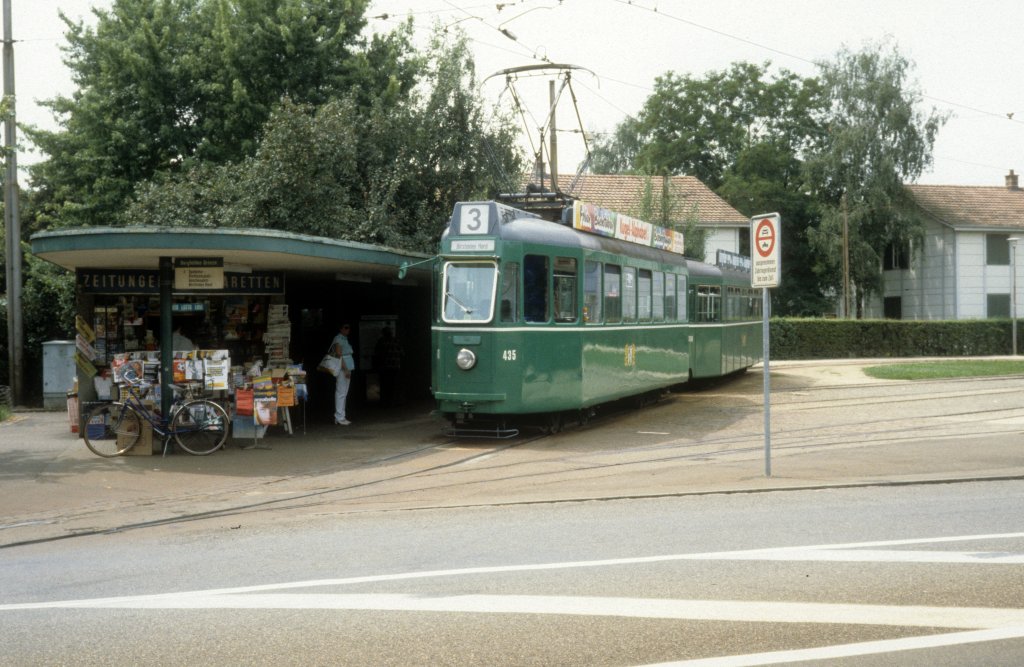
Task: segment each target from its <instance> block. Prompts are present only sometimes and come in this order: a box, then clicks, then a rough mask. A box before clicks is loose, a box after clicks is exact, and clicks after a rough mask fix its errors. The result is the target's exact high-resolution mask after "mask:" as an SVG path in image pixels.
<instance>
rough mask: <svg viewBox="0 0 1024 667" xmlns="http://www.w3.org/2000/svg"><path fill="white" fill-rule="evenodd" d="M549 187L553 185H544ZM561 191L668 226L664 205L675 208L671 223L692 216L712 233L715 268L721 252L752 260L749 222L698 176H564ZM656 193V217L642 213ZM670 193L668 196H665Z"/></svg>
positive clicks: (708, 246) (710, 257)
mask: <svg viewBox="0 0 1024 667" xmlns="http://www.w3.org/2000/svg"><path fill="white" fill-rule="evenodd" d="M544 185H545V186H547V188H550V186H551V183H550V181H548V182H547V183H545V184H544ZM557 186H558V190H559V191H560V192H561V193H563V194H565V195H568V196H570V197H572V198H574V199H579V200H581V201H585V202H588V203H591V204H596V205H598V206H601V207H604V208H607V209H611V210H613V211H616V212H619V213H625V214H626V215H631V216H633V217H638V218H648V217H650V218H653V219H649V220H647V222H652V223H655V224H664V216H663V215H662V211H661V202H662V200H663V199H664V200H666V201H668V202H669V203H670V205H671V210H670V211H669V213H668V216H667V219H668V220H670V221H672V222H676V223H682V222H684V221H685V220H687V219H688V217H689V216H693V217H694V218H695V219H696V221H697V226H698V227H701V228H703V229H706V230H707V232H708V235H707V238H706V240H705V243H704V258H705V259H704V261H706V262H709V263H711V264H713V263H714V262H715V257H716V254H717V251H718V250H728V251H729V252H733V253H739V254H741V255H745V256H748V257H749V256H750V219H749V218H745V217H744V216H743V215H742V214H741V213H740V212H739V211H737V210H736V209H734V208H733V207H732V206H730V205H729V204H728V203H727V202H726V201H725V200H724V199H722V198H721V197H719V196H718V195H716V194H715V193H714V192H712V190H711V188H709V187H708V186H706V185H704V184H703V183H702V182H701V181H700V180H698V179H697V178H695V177H693V176H669V177H660V176H655V177H648V176H631V175H624V174H580V175H578V176H577V175H573V174H562V175H559V176H558V180H557ZM652 190H653V194H654V196H652V197H651V198H650V199H651V201H652V203H653V206H652V208H653V210H654V215H653V216H644V215H641V212H640V208H641V202H642V201H643V200H644V196H645V193H647V192H650V191H652ZM663 192H666V193H667V197H662V196H661V195H662V193H663Z"/></svg>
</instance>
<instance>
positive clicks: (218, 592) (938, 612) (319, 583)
mask: <svg viewBox="0 0 1024 667" xmlns="http://www.w3.org/2000/svg"><path fill="white" fill-rule="evenodd" d="M1022 538H1024V533H1001V534H984V535H963V536H955V537H941V538H930V539H911V540H889V541H876V542H854V543H845V544H831V545H827V544H826V545H815V546H804V547H782V548H770V549H753V550H746V551H723V552H711V553H697V554H671V555H663V556H645V557H636V558H611V559H603V560H589V561H569V562H556V563H537V564H526V565H506V566H493V567H475V568H459V569H450V570H432V571H424V572H403V573H395V574H384V575H371V576H362V577H346V578H336V579H320V580H313V581H299V582H288V583H281V584H264V585H258V586H244V587H236V588H223V589H211V590H205V591H192V592H179V593H165V594H157V595H140V596H124V597H108V598H96V599H87V600H65V601H55V602H29V603H20V604H5V605H0V612H2V611H16V610H27V609H335V610H379V611H412V612H435V613H436V612H442V613H443V612H449V613H450V612H459V613H466V612H469V613H490V614H493V613H511V614H562V615H574V616H613V617H629V618H658V619H675V620H712V621H732V622H752V623H831V624H864V625H884V626H892V627H936V628H938V627H942V628H951V629H958V630H959V629H966V630H971V631H970V632H956V633H949V634H942V635H932V636H925V637H907V638H902V639H894V640H885V641H877V642H863V643H858V644H844V645H839V646H826V647H820V648H813V649H800V650H793V651H777V652H771V653H760V654H751V655H742V656H726V657H720V658H714V659H710V660H697V661H685V662H679V663H665V664H678V665H724V666H729V665H770V664H777V663H780V662H794V661H799V660H826V659H830V658H838V657H847V656H856V655H871V654H879V653H890V652H893V651H903V650H913V649H921V648H929V647H939V646H955V645H958V644H966V643H975V642H984V641H998V640H1005V639H1018V638H1024V609H1015V608H988V607H926V606H893V605H863V604H828V603H804V602H779V601H760V602H752V601H737V600H673V599H650V598H609V597H575V596H532V595H501V596H499V595H459V596H432V595H410V594H335V593H284V592H280V591H288V590H295V589H312V588H322V587H328V586H348V585H353V584H366V583H379V582H395V581H407V580H415V579H424V578H431V577H458V576H471V575H481V574H502V573H509V572H529V571H543V570H558V569H573V568H594V567H612V566H622V565H643V564H649V563H662V562H672V561H688V560H689V561H694V560H701V561H709V560H766V561H793V560H799V561H821V562H829V561H861V562H900V563H966V564H973V565H1007V564H1013V565H1019V564H1022V563H1024V554H1021V553H1014V552H1004V551H978V550H972V551H963V552H958V551H935V550H927V551H914V550H906V549H905V550H897V549H885V548H880V547H909V546H914V545H933V544H953V543H957V542H978V543H982V542H991V541H997V540H1012V539H1017V540H1019V539H1022Z"/></svg>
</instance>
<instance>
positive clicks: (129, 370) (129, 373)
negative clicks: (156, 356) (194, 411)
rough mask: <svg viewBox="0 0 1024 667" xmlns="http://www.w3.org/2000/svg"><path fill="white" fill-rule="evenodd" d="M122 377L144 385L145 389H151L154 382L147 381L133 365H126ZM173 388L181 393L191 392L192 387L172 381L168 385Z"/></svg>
mask: <svg viewBox="0 0 1024 667" xmlns="http://www.w3.org/2000/svg"><path fill="white" fill-rule="evenodd" d="M121 378H122V379H123V380H124V381H125V382H127V383H128V384H130V385H132V386H135V387H142V388H143V389H149V388H150V387H152V386H153V383H152V382H147V381H146V379H145V378H143V377H140V376H139V373H138V372H137V371H136V370H135V369H134V368H133V367H131V366H125V368H124V369H123V370H122V371H121ZM167 386H168V387H170V388H171V389H172V390H174V391H176V392H178V393H181V394H191V393H192V389H191V388H190V387H184V386H182V385H180V384H174V383H170V384H168V385H167Z"/></svg>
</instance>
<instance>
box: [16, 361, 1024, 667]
mask: <svg viewBox="0 0 1024 667" xmlns="http://www.w3.org/2000/svg"><path fill="white" fill-rule="evenodd" d="M773 387H774V394H773V399H772V401H773V402H772V418H773V422H772V445H773V449H772V451H773V462H774V465H773V476H771V477H767V476H765V475H764V474H763V460H762V459H763V456H764V450H763V445H764V437H763V435H764V434H763V431H762V428H761V427H762V424H763V421H762V417H763V411H762V406H761V402H760V399H761V392H760V390H761V381H760V376H759V374H755V373H750V374H747V375H746V376H743V377H740V378H735V379H734V380H733V381H732V382H728V383H722V384H716V385H712V386H709V387H703V388H701V389H700V390H699V391H692V392H685V393H681V394H674V395H671V396H669V397H667V398H666V399H665V400H663V401H662V402H660V403H658V404H657V405H655V406H652V407H650V408H647V409H644V410H625V411H620V412H615V411H607V412H605V413H604V414H603V415H601V416H600V417H599V418H598V419H597V420H595V421H593V422H591V423H590V424H588V425H587V426H585V427H580V428H572V429H569V430H567V431H565V432H563V433H560V434H558V435H556V436H550V437H538V436H537V435H536V434H530V435H525V436H524V437H522V438H519V439H517V440H514V441H510V442H493V441H486V442H485V441H480V442H473V441H468V442H467V441H459V442H456V441H452V440H450V439H446V438H444V437H443V436H442V435H441V434H440V433H439V429H438V427H437V425H436V424H433V423H431V422H430V421H429V420H424V419H421V418H418V417H416V416H415V415H407V416H405V417H403V418H402V419H382V420H379V421H377V422H376V423H374V422H372V421H371V420H369V419H364V420H363V421H361V422H357V423H356V424H355V425H354V426H353V427H349V428H346V429H343V430H342V429H338V428H334V429H331V430H329V431H328V430H322V431H320V432H318V431H316V430H315V429H311V430H310V432H309V434H308V436H305V437H303V438H298V437H296V438H294V439H277V440H272V441H270V442H269V443H268V444H270V445H271V449H266V450H262V449H261V450H240V449H238V448H232V449H229V450H226V451H223V452H218V453H217V454H215V455H214V456H211V457H188V456H172V457H168V458H166V459H164V458H160V457H122V458H119V459H113V460H109V459H99V458H98V457H94V456H91V455H89V454H88V452H86V451H85V448H84V446H83V445H82V444H81V442H80V441H78V440H77V439H75V438H73V437H71V436H69V435H68V434H67V432H66V428H67V427H66V424H63V423H62V420H61V419H59V418H58V417H54V416H46V415H20V416H18V418H17V419H15V420H13V421H12V422H11V423H7V424H4V425H0V646H2V647H3V650H2V651H0V665H19V666H20V665H51V664H71V663H74V664H82V665H105V666H108V665H121V664H155V665H180V664H192V665H225V664H232V665H234V664H238V665H242V664H245V665H252V664H274V665H290V664H294V665H299V664H301V665H309V664H332V665H334V664H353V665H355V664H358V665H367V664H372V665H378V664H379V665H427V664H429V665H435V664H436V665H479V664H488V665H491V664H493V665H580V664H588V665H589V664H593V665H646V664H660V663H665V662H669V663H676V662H686V661H701V660H707V661H710V662H705V663H701V662H694V663H693V664H715V665H747V664H751V665H760V664H781V663H787V662H795V661H798V660H799V661H804V662H801V664H806V661H810V664H814V663H815V662H817V663H819V664H828V665H834V664H840V665H876V664H894V663H899V664H911V665H915V664H918V665H943V664H948V665H963V664H981V665H985V664H994V665H1004V664H1024V605H1022V604H1021V602H1020V601H1021V600H1024V521H1022V520H1021V518H1020V517H1021V516H1024V513H1022V509H1024V449H1022V444H1021V443H1022V430H1024V391H1022V389H1024V379H1022V378H1019V377H1007V378H989V379H983V380H956V381H942V382H917V383H906V382H872V381H869V380H868V379H866V378H865V377H864V376H863V374H860V373H859V370H858V369H857V368H856V367H854V366H851V365H847V364H836V363H829V364H827V365H824V364H819V365H816V366H815V365H809V366H802V365H795V366H791V367H789V368H787V369H785V370H784V371H782V372H779V373H777V374H776V373H775V372H773Z"/></svg>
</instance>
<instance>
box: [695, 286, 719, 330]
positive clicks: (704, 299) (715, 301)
mask: <svg viewBox="0 0 1024 667" xmlns="http://www.w3.org/2000/svg"><path fill="white" fill-rule="evenodd" d="M721 314H722V288H721V287H718V286H717V285H698V286H697V321H698V322H717V321H719V319H720V317H721Z"/></svg>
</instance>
